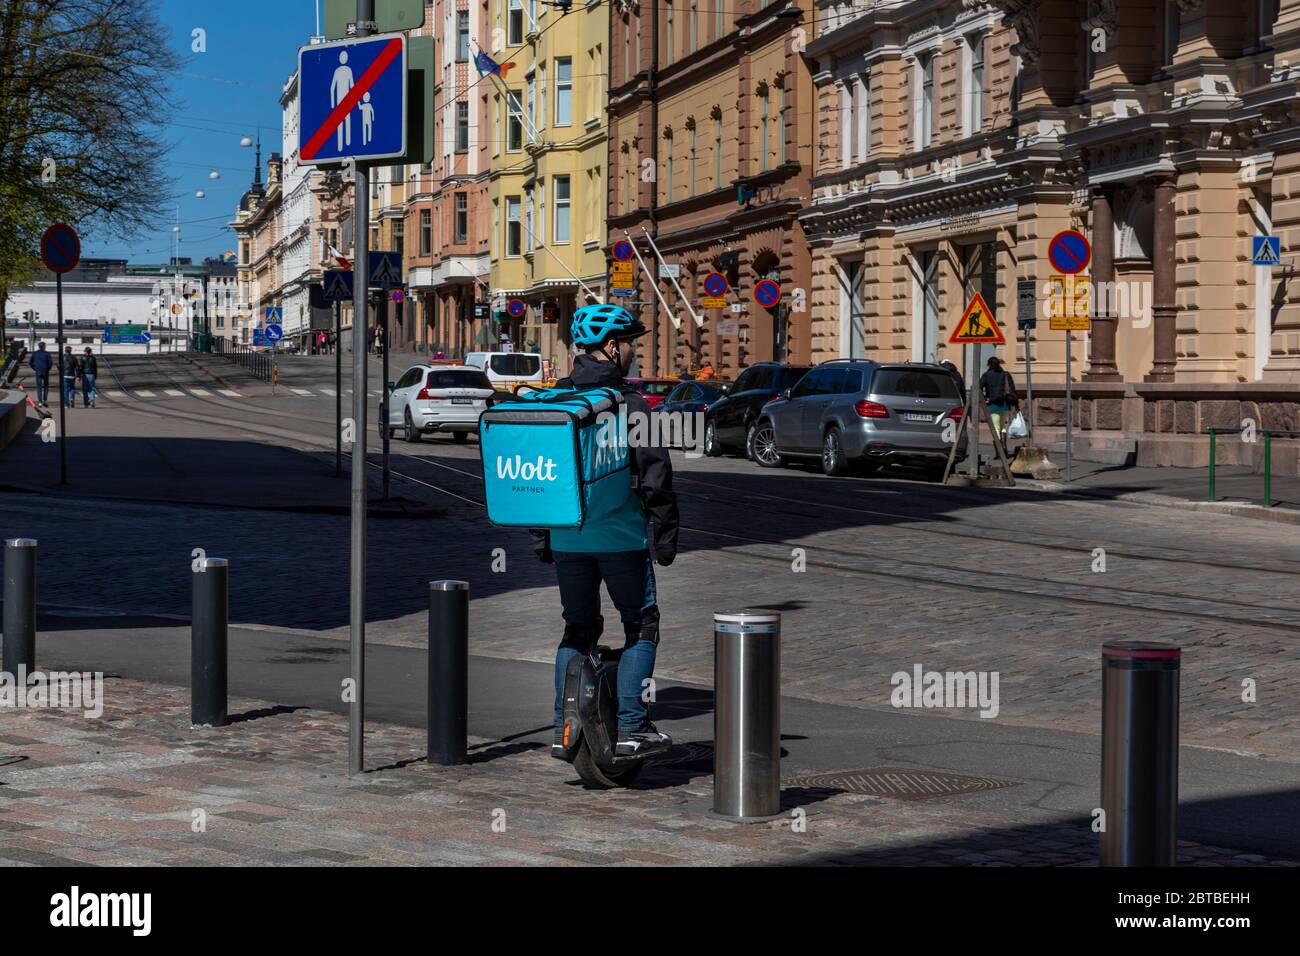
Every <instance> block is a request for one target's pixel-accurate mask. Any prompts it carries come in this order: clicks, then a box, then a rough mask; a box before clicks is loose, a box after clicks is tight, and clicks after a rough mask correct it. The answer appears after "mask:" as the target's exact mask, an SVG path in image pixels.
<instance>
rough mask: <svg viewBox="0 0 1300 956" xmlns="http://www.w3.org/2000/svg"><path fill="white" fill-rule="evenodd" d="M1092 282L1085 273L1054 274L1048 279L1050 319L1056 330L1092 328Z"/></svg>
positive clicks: (1077, 330) (1073, 330)
mask: <svg viewBox="0 0 1300 956" xmlns="http://www.w3.org/2000/svg"><path fill="white" fill-rule="evenodd" d="M1091 302H1092V283H1091V282H1090V281H1089V279H1088V277H1087V276H1085V275H1054V276H1052V277H1051V278H1050V279H1048V296H1047V305H1048V319H1049V320H1050V322H1051V329H1052V331H1054V332H1087V331H1088V330H1089V329H1091V328H1092V316H1091V311H1090V310H1091Z"/></svg>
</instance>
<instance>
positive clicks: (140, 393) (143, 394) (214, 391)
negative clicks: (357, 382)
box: [99, 385, 381, 400]
mask: <svg viewBox="0 0 1300 956" xmlns="http://www.w3.org/2000/svg"><path fill="white" fill-rule="evenodd" d="M159 391H160V392H161V393H162V395H165V396H167V397H169V398H212V397H213V396H215V395H224V396H226V397H227V398H245V397H248V396H246V395H245V394H244V393H242V392H236V391H234V390H233V389H229V388H218V387H216V386H207V387H201V386H198V385H186V386H184V388H183V389H180V388H163V389H160V390H159ZM285 392H292V393H293V394H294V395H301V396H303V397H305V398H314V397H319V396H325V397H327V398H334V397H335V396H336V395H337V394H338V393H337V392H336V391H335V390H334V389H332V388H317V389H315V390H313V389H310V388H301V387H299V386H296V385H288V386H283V391H282V392H281V396H282V397H283V395H284V393H285ZM99 394H100V395H102V396H103V397H104V398H109V399H114V400H122V399H125V398H130V397H132V396H134V397H135V398H157V397H159V392H157V391H152V390H150V389H147V388H136V389H130V390H129V391H126V392H121V391H117V390H105V389H100V390H99ZM344 394H347V390H346V389H345V390H344ZM369 394H370V397H371V398H379V397H380V394H381V393H379V392H370V393H369ZM260 397H261V398H267V397H269V396H267V395H262V396H260Z"/></svg>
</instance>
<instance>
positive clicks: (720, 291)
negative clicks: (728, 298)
mask: <svg viewBox="0 0 1300 956" xmlns="http://www.w3.org/2000/svg"><path fill="white" fill-rule="evenodd" d="M704 291H705V293H707V294H708V295H712V296H719V295H726V294H727V277H726V276H724V275H723V274H722V273H721V272H710V273H709V274H708V275H706V276H705V277H704Z"/></svg>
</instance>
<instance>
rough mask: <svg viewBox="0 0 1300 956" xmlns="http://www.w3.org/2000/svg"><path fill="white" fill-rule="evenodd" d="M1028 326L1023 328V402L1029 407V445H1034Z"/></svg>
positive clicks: (1032, 355) (1032, 356)
mask: <svg viewBox="0 0 1300 956" xmlns="http://www.w3.org/2000/svg"><path fill="white" fill-rule="evenodd" d="M1030 331H1031V330H1030V328H1029V326H1025V402H1026V403H1027V404H1028V405H1029V409H1028V410H1029V415H1028V416H1027V417H1026V424H1027V425H1028V428H1029V438H1028V441H1029V444H1030V445H1033V443H1034V353H1033V351H1032V350H1031V345H1030V341H1029V333H1030Z"/></svg>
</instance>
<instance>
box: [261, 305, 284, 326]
mask: <svg viewBox="0 0 1300 956" xmlns="http://www.w3.org/2000/svg"><path fill="white" fill-rule="evenodd" d="M262 312H263V315H262V321H263V322H265V323H266V324H267V325H270V324H272V323H273V322H283V321H284V307H283V306H280V305H268V306H267V307H266V308H265V309H263V310H262Z"/></svg>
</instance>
